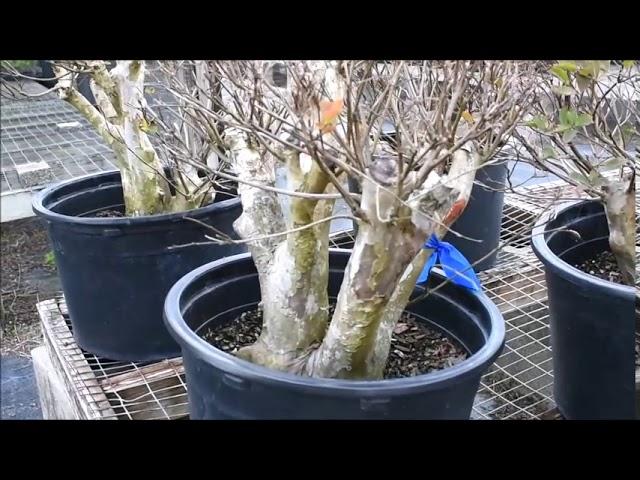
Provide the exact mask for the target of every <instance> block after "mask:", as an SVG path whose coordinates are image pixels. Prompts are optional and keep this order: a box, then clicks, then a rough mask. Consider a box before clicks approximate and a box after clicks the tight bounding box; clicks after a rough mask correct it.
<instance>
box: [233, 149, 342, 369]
mask: <svg viewBox="0 0 640 480" xmlns="http://www.w3.org/2000/svg"><path fill="white" fill-rule="evenodd" d="M287 170H288V175H289V179H290V183H291V186H292V187H293V188H294V189H295V190H296V191H298V192H304V193H322V192H324V191H325V190H326V189H327V185H328V183H329V179H328V177H327V176H326V175H325V174H324V173H323V172H322V171H321V170H320V169H319V168H318V167H317V166H316V165H315V164H314V165H312V166H311V169H310V170H309V171H308V172H306V173H304V172H303V171H302V170H301V168H300V159H299V157H298V155H297V154H294V153H290V154H289V155H288V162H287ZM271 171H272V172H273V170H271ZM243 188H244V187H243ZM250 188H251V187H250ZM255 190H257V191H260V189H255ZM263 193H264V192H263ZM243 195H244V193H243V192H241V198H242V197H243ZM244 201H245V199H244V198H243V202H244ZM247 202H248V203H249V201H247ZM289 205H290V210H291V211H290V215H289V217H288V218H289V225H287V227H290V229H291V228H295V229H298V228H300V227H304V226H305V225H309V224H310V223H312V222H314V221H317V220H320V219H323V218H327V217H328V216H330V215H331V212H332V210H333V202H331V201H321V202H318V201H317V200H310V199H303V198H293V199H291V202H290V204H289ZM252 208H253V207H252ZM257 215H262V220H259V219H258V218H257ZM268 215H270V217H273V214H272V213H269V212H268V211H266V212H265V211H262V212H258V211H256V210H251V211H245V212H244V213H243V217H244V218H245V220H244V221H243V222H244V223H245V225H252V226H253V227H254V232H255V226H256V223H257V222H258V221H264V219H265V217H266V216H268ZM325 223H326V224H327V225H325V224H320V225H316V226H313V227H309V228H306V229H302V230H298V231H294V232H289V233H287V234H286V236H284V235H283V236H282V238H281V239H280V242H279V243H277V244H276V245H275V246H274V247H273V248H272V249H270V250H271V254H270V255H267V254H266V250H263V251H262V252H260V251H259V252H255V247H253V250H252V254H254V259H256V253H257V258H258V261H257V262H256V266H258V269H259V272H261V273H260V288H261V294H262V309H263V327H262V332H261V335H260V337H259V339H258V341H257V342H256V343H255V344H254V345H251V346H249V347H246V348H244V349H241V350H240V351H239V352H238V355H239V356H240V357H242V358H245V359H249V360H250V361H252V362H254V363H257V364H260V365H264V366H268V367H270V368H274V369H279V370H289V371H298V370H300V369H301V368H302V366H303V363H304V358H306V356H307V355H308V354H309V353H310V352H311V350H312V348H313V346H314V345H316V344H318V343H319V342H320V341H321V340H322V337H323V336H324V333H325V330H326V326H327V317H328V307H329V302H328V295H327V279H328V237H329V235H328V228H329V226H328V224H329V222H325ZM283 227H284V226H282V227H280V232H282V231H285V228H283ZM262 230H263V231H266V229H265V228H262ZM244 231H247V230H244ZM272 245H273V244H272ZM254 252H255V253H254Z"/></svg>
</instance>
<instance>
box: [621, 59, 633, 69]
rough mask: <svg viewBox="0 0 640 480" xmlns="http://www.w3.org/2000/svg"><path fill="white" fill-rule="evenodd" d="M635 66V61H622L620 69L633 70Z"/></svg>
mask: <svg viewBox="0 0 640 480" xmlns="http://www.w3.org/2000/svg"><path fill="white" fill-rule="evenodd" d="M635 64H636V61H635V60H623V61H622V68H633V66H634V65H635Z"/></svg>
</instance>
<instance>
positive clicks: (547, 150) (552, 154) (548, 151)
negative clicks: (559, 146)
mask: <svg viewBox="0 0 640 480" xmlns="http://www.w3.org/2000/svg"><path fill="white" fill-rule="evenodd" d="M547 158H556V151H555V150H554V149H553V147H544V148H543V149H542V160H546V159H547Z"/></svg>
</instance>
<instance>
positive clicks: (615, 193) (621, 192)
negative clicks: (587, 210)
mask: <svg viewBox="0 0 640 480" xmlns="http://www.w3.org/2000/svg"><path fill="white" fill-rule="evenodd" d="M604 190H605V201H604V207H605V212H606V216H607V222H608V224H609V246H610V247H611V251H612V252H613V254H614V256H615V257H616V261H617V263H618V267H619V268H620V272H621V273H622V279H623V280H624V282H625V283H626V284H627V285H634V284H635V278H636V258H635V253H636V251H635V250H636V242H635V236H636V222H635V214H636V211H635V191H636V189H635V179H634V178H633V175H631V176H630V177H628V178H626V179H625V180H623V181H610V182H609V184H608V185H607V186H606V187H605V189H604Z"/></svg>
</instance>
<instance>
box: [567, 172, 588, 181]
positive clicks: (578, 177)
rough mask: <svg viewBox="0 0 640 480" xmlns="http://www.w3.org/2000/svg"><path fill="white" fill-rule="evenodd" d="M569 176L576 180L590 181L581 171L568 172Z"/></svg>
mask: <svg viewBox="0 0 640 480" xmlns="http://www.w3.org/2000/svg"><path fill="white" fill-rule="evenodd" d="M569 178H572V179H573V180H575V181H576V182H580V183H590V182H589V179H588V178H587V177H585V176H584V175H583V174H582V173H581V172H569Z"/></svg>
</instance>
